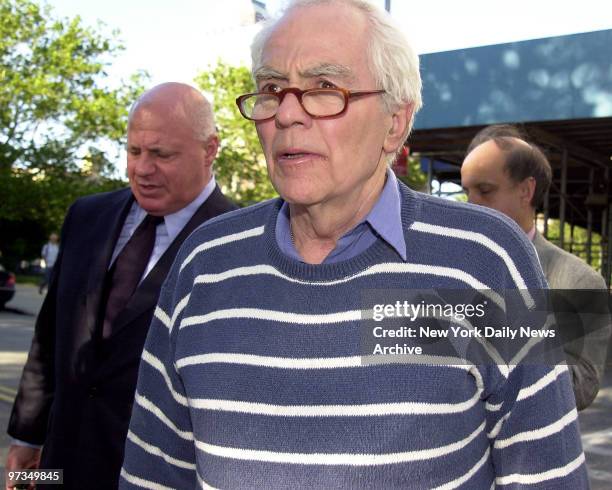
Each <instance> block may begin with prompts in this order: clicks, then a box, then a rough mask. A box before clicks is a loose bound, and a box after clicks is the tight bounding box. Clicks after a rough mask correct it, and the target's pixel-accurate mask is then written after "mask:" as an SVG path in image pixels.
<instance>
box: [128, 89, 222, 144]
mask: <svg viewBox="0 0 612 490" xmlns="http://www.w3.org/2000/svg"><path fill="white" fill-rule="evenodd" d="M150 107H155V108H156V110H157V111H160V110H161V111H163V112H164V113H165V114H167V115H168V117H169V118H170V119H174V118H179V119H181V120H182V121H186V122H187V123H188V124H189V125H190V126H191V127H192V129H193V132H194V135H195V137H196V139H198V140H200V141H206V140H207V139H208V138H209V137H210V136H211V135H213V134H215V133H216V129H215V119H214V115H213V111H212V107H211V105H210V103H209V102H208V100H206V97H204V96H203V95H202V94H201V93H200V91H199V90H197V89H195V88H194V87H192V86H190V85H187V84H185V83H178V82H167V83H162V84H160V85H156V86H155V87H153V88H152V89H149V90H147V91H146V92H145V93H144V94H142V95H141V96H140V97H139V98H138V100H137V101H136V102H135V103H134V105H133V106H132V108H131V109H130V114H129V117H128V128H129V125H130V123H131V121H132V118H133V116H134V114H135V113H136V112H137V111H140V110H141V109H145V108H150Z"/></svg>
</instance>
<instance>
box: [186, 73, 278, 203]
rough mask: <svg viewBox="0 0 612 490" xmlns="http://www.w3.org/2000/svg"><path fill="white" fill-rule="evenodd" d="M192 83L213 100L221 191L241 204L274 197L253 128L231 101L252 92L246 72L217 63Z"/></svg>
mask: <svg viewBox="0 0 612 490" xmlns="http://www.w3.org/2000/svg"><path fill="white" fill-rule="evenodd" d="M195 82H196V84H197V85H198V86H199V87H200V88H201V89H202V90H204V91H205V92H208V93H210V94H211V95H212V98H213V101H214V111H215V119H216V122H217V128H218V130H219V139H220V140H221V148H220V151H219V155H218V157H217V160H216V163H215V176H216V178H217V179H218V181H219V183H220V185H221V186H222V188H223V191H224V192H225V193H227V194H228V195H229V196H230V197H231V198H232V199H234V201H236V202H238V203H241V204H243V205H247V204H251V203H254V202H258V201H262V200H264V199H268V198H270V197H273V196H275V195H276V191H275V190H274V188H273V187H272V184H270V181H269V180H268V174H267V171H266V161H265V158H264V156H263V153H262V150H261V145H260V144H259V139H258V138H257V132H256V131H255V125H254V124H253V123H252V122H251V121H248V120H247V119H244V118H243V117H242V116H241V115H240V112H239V111H238V107H237V106H236V102H235V101H236V97H238V96H239V95H242V94H245V93H248V92H254V91H255V87H254V85H253V81H252V79H251V72H250V71H249V69H248V68H246V67H245V66H231V65H228V64H226V63H223V62H222V61H218V62H217V65H216V66H215V67H212V68H211V69H209V70H208V71H204V72H202V73H200V74H199V75H198V76H197V77H196V79H195Z"/></svg>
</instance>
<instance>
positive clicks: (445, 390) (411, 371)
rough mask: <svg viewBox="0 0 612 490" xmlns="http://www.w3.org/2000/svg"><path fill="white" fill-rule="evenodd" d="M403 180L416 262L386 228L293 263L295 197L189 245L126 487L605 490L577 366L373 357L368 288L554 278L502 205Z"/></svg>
mask: <svg viewBox="0 0 612 490" xmlns="http://www.w3.org/2000/svg"><path fill="white" fill-rule="evenodd" d="M400 188H401V193H402V202H403V207H402V221H403V226H404V232H405V238H406V245H407V250H408V262H403V261H402V260H401V258H400V257H399V256H398V255H397V254H396V253H395V252H394V251H393V249H391V248H390V247H389V246H388V245H386V244H385V242H384V241H382V240H378V241H377V242H376V243H375V244H374V245H373V246H372V247H370V248H369V249H368V250H366V251H365V252H364V253H362V254H361V255H359V256H357V257H355V258H354V259H351V260H347V261H345V262H341V263H336V264H329V265H309V264H303V263H299V262H296V261H293V260H291V259H289V258H287V257H286V256H284V255H283V254H282V253H281V252H280V250H279V248H278V246H277V243H276V239H275V236H274V229H275V222H276V216H277V213H278V209H279V208H280V204H281V202H280V201H279V200H273V201H269V202H266V203H262V204H260V205H257V206H253V207H251V208H247V209H243V210H239V211H237V212H233V213H229V214H227V215H224V216H221V217H219V218H218V219H215V220H213V221H211V222H209V223H207V224H206V225H205V226H203V227H202V228H200V229H199V230H197V231H196V232H195V233H194V234H193V235H192V236H191V237H190V238H189V239H188V240H187V241H186V242H185V243H184V245H183V247H182V250H181V252H180V253H179V255H178V257H177V260H176V262H175V264H174V266H173V269H172V271H171V273H170V275H169V277H168V279H167V281H166V283H165V285H164V287H163V289H162V292H161V296H160V300H159V306H158V308H157V310H156V313H155V317H154V320H153V323H152V325H151V329H150V331H149V336H148V339H147V343H146V346H145V351H144V353H143V360H142V363H141V367H140V374H139V380H138V387H137V393H136V398H135V405H134V410H133V414H132V420H131V424H130V431H129V434H128V440H127V441H126V455H125V461H124V466H123V469H122V472H121V475H122V476H121V481H120V488H123V489H128V488H151V489H166V488H176V489H180V490H183V489H185V490H186V489H192V488H265V489H272V488H287V489H295V488H376V489H391V488H444V489H451V488H475V489H480V488H483V489H489V488H492V487H497V488H504V489H505V488H523V487H525V488H555V489H572V490H574V489H580V488H588V483H587V477H586V469H585V465H584V455H583V453H582V448H581V444H580V437H579V431H578V426H577V420H576V410H575V405H574V400H573V395H572V389H571V383H570V379H569V375H568V371H567V368H566V367H565V366H556V367H555V366H553V367H546V366H528V367H527V368H524V367H521V366H519V367H517V368H515V369H511V370H507V369H502V368H501V367H498V366H495V365H491V364H488V365H477V366H474V365H471V366H470V365H461V364H456V365H431V364H418V363H417V364H414V363H413V364H399V363H394V364H382V365H381V364H374V365H366V364H363V363H362V362H361V360H362V359H361V357H360V354H361V352H360V344H359V329H360V327H359V325H360V318H361V316H362V299H363V297H362V293H363V291H365V290H370V289H385V288H388V289H410V288H412V289H418V288H450V289H454V288H458V289H466V288H473V289H485V288H491V289H496V290H503V289H514V288H522V289H526V288H529V289H539V288H543V287H545V282H544V279H543V276H542V273H541V271H540V270H539V267H538V266H537V259H536V258H535V253H534V252H533V250H531V249H530V248H529V246H528V245H526V244H527V242H526V240H525V238H524V234H523V233H521V232H520V230H518V228H516V227H513V226H508V222H507V221H505V220H504V219H502V218H500V216H499V215H498V214H495V213H492V212H488V211H485V210H478V209H476V208H474V207H468V206H465V205H462V204H459V203H453V202H448V201H444V200H441V199H438V198H433V197H430V196H426V195H422V194H417V193H414V192H412V191H411V190H409V189H407V188H406V187H404V186H403V185H401V186H400ZM504 367H506V366H504Z"/></svg>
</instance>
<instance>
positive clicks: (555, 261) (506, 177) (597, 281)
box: [461, 125, 610, 410]
mask: <svg viewBox="0 0 612 490" xmlns="http://www.w3.org/2000/svg"><path fill="white" fill-rule="evenodd" d="M551 179H552V171H551V168H550V163H549V162H548V160H547V158H546V156H545V155H544V154H543V153H542V151H541V150H540V149H539V148H538V147H537V146H535V145H534V144H532V143H529V142H527V141H526V140H525V138H524V137H523V136H522V135H521V133H520V132H519V131H518V130H517V129H516V128H514V127H513V126H508V125H496V126H488V127H486V128H484V129H483V130H481V131H480V132H479V133H478V134H477V135H476V136H475V137H474V139H473V140H472V142H471V143H470V146H469V147H468V151H467V156H466V158H465V160H464V162H463V165H462V167H461V185H462V186H463V188H464V190H465V192H466V194H467V195H468V200H469V202H471V203H473V204H480V205H483V206H486V207H489V208H492V209H496V210H497V211H500V212H502V213H504V214H506V215H507V216H509V217H510V218H512V219H513V220H514V221H515V222H516V223H517V224H518V225H519V226H520V227H521V229H522V230H523V231H524V232H525V233H526V234H527V235H528V236H529V238H530V239H531V241H532V242H533V245H534V246H535V249H536V252H537V254H538V258H539V259H540V264H541V265H542V269H543V270H544V275H545V276H546V280H547V281H548V284H549V286H550V288H551V289H554V290H563V289H571V290H578V289H580V290H598V289H601V290H607V288H606V284H605V282H604V280H603V278H602V277H601V276H600V275H599V274H598V273H597V272H595V271H594V270H593V269H592V268H591V267H589V265H588V264H586V263H585V262H583V261H582V260H581V259H579V258H578V257H576V256H575V255H572V254H570V253H568V252H566V251H565V250H562V249H561V248H559V247H557V246H555V245H553V244H552V243H550V242H549V241H548V240H546V239H545V238H544V237H543V236H542V235H541V234H540V233H539V232H538V231H537V230H536V227H535V210H536V208H537V206H538V205H539V203H540V202H541V201H542V198H543V196H544V194H546V191H547V190H548V188H549V187H550V182H551ZM595 298H599V299H601V300H602V301H603V302H604V303H605V302H606V301H607V295H603V294H602V295H599V294H595V295H593V294H587V293H585V294H583V293H579V292H575V291H574V292H573V293H571V298H570V293H568V294H561V293H560V292H556V293H555V294H554V295H553V299H554V300H555V303H554V305H555V309H556V310H558V308H559V309H560V310H562V311H564V312H566V311H568V309H569V310H573V311H574V312H577V313H578V315H579V316H578V317H576V316H574V317H573V320H574V322H573V324H571V325H569V326H568V325H567V321H568V319H569V320H571V318H570V316H569V315H567V314H565V315H561V316H559V315H557V321H558V323H559V328H560V329H561V330H562V332H564V333H565V334H567V336H568V337H572V338H573V339H574V340H571V341H568V342H566V343H565V344H564V350H565V354H566V358H567V362H568V365H569V368H570V370H571V372H572V380H573V385H574V395H575V397H576V406H577V407H578V410H582V409H584V408H586V407H588V406H589V405H590V404H591V403H592V402H593V400H594V399H595V397H596V396H597V392H598V391H599V384H600V381H601V378H602V375H603V370H604V366H605V360H606V351H607V345H608V338H609V336H610V317H609V315H608V314H607V313H606V314H603V315H602V314H589V313H588V312H590V311H591V310H593V307H594V305H593V304H592V303H593V302H594V300H595ZM576 319H579V321H580V322H581V323H582V325H576ZM578 327H583V328H586V330H587V332H588V333H587V332H583V334H584V337H582V336H580V338H576V337H577V335H576V332H577V331H578Z"/></svg>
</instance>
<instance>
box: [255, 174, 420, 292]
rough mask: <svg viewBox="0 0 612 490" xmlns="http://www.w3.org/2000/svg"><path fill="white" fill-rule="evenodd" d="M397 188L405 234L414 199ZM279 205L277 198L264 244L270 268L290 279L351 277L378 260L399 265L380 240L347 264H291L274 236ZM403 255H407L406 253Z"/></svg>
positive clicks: (266, 230) (405, 190)
mask: <svg viewBox="0 0 612 490" xmlns="http://www.w3.org/2000/svg"><path fill="white" fill-rule="evenodd" d="M398 185H399V189H400V196H401V199H402V225H403V228H404V230H406V225H407V224H408V223H410V222H412V221H413V214H414V196H412V195H411V193H412V192H413V191H411V190H410V189H408V188H407V187H405V186H404V185H400V184H398ZM282 203H283V200H282V199H280V198H279V199H276V200H275V201H274V202H273V205H272V207H271V212H270V213H268V219H267V222H266V224H265V231H264V240H265V246H266V250H267V253H268V256H269V258H270V261H271V265H273V266H274V267H275V268H276V269H278V270H279V271H281V272H283V273H284V274H286V275H288V276H290V277H294V278H297V279H301V280H305V281H315V282H316V281H326V280H333V279H338V278H343V277H350V276H353V275H355V274H358V273H359V272H362V271H364V270H366V269H367V268H368V267H371V266H372V265H374V264H376V263H380V262H381V260H382V261H386V262H401V261H402V258H401V257H400V256H399V255H398V254H397V252H396V251H395V250H393V249H392V248H391V247H390V246H389V245H388V244H387V243H385V241H384V240H382V239H380V238H377V240H376V241H375V242H374V243H373V244H372V245H370V246H369V247H368V248H367V249H366V250H364V251H363V252H361V253H360V254H358V255H357V256H355V257H353V258H350V259H348V260H343V261H340V262H335V263H331V264H306V263H304V262H301V261H297V260H294V259H292V258H290V257H288V256H287V255H285V254H284V253H283V252H282V251H281V250H280V247H279V246H278V242H277V240H276V236H275V230H276V220H277V218H278V213H279V211H280V208H281V206H282ZM404 230H403V231H404ZM407 246H408V244H407ZM407 252H408V255H410V250H408V251H407Z"/></svg>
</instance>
